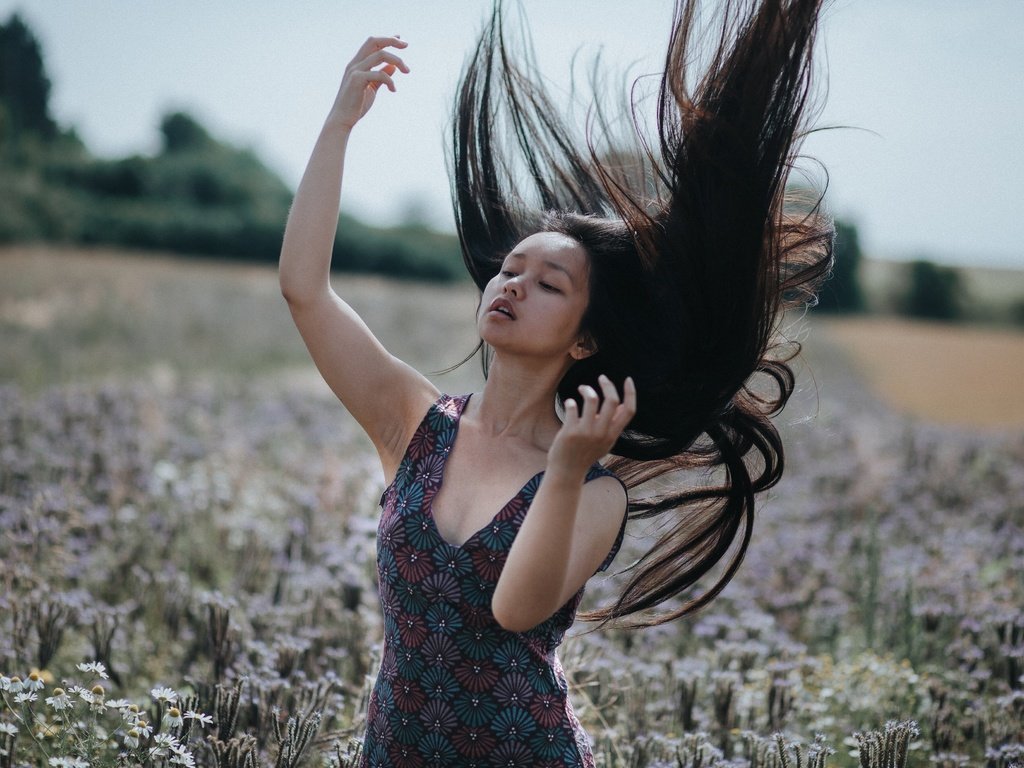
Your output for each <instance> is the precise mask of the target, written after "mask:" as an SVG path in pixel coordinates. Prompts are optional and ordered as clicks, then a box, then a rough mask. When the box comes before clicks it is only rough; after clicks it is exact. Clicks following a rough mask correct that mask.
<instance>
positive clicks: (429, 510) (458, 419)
mask: <svg viewBox="0 0 1024 768" xmlns="http://www.w3.org/2000/svg"><path fill="white" fill-rule="evenodd" d="M472 396H473V393H472V392H470V393H469V394H468V395H463V396H462V398H461V400H462V402H461V403H460V404H459V405H458V407H457V408H456V412H455V421H454V424H453V425H452V429H453V432H452V439H451V445H450V447H449V449H448V451H447V453H445V455H444V458H443V459H442V462H441V475H440V482H439V483H438V486H437V491H436V492H435V493H434V495H433V496H431V498H430V500H429V501H428V502H427V503H426V504H425V507H426V509H425V512H426V515H427V518H428V519H429V520H430V525H431V527H432V528H433V529H434V533H436V534H437V538H438V539H439V540H440V541H441V542H442V543H444V544H446V545H447V546H449V547H451V548H452V549H465V548H466V546H467V545H468V544H469V543H470V542H472V541H474V540H475V539H477V538H479V536H480V535H481V534H482V533H483V532H484V531H486V530H487V529H488V528H490V527H491V526H492V525H494V522H495V521H496V520H497V519H498V515H500V514H501V513H502V512H504V511H505V510H506V509H508V508H509V505H511V504H512V502H513V501H515V500H516V499H518V498H519V497H520V496H521V495H522V493H523V491H525V490H526V489H527V488H528V487H529V486H530V485H531V484H532V483H533V482H534V480H536V479H537V478H538V477H541V476H542V475H543V474H544V470H543V469H542V470H540V471H539V472H536V473H534V474H533V475H532V476H531V477H530V479H529V480H527V481H526V482H525V483H523V484H522V486H521V487H520V488H519V490H518V491H516V492H515V495H513V496H512V498H510V499H509V500H508V501H506V502H505V503H504V504H502V505H501V508H500V509H498V511H497V512H495V513H494V514H493V515H491V517H490V519H489V520H488V521H487V522H486V523H484V524H483V525H482V526H481V527H480V528H479V529H478V530H476V531H474V532H473V533H471V534H470V535H469V537H468V538H466V539H465V540H464V541H463V542H462V543H461V544H454V543H452V542H450V541H448V539H446V538H445V537H444V535H443V534H442V533H441V529H440V528H438V527H437V520H435V519H434V501H435V499H437V497H438V496H440V495H441V489H442V488H444V481H445V479H446V477H447V474H448V461H449V460H450V459H451V457H452V454H453V453H454V452H455V444H456V443H457V442H458V438H459V426H460V425H461V424H462V414H463V413H465V411H466V406H467V405H468V404H469V398H471V397H472Z"/></svg>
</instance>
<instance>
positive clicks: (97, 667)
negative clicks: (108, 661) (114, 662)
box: [78, 661, 107, 680]
mask: <svg viewBox="0 0 1024 768" xmlns="http://www.w3.org/2000/svg"><path fill="white" fill-rule="evenodd" d="M78 669H79V670H80V671H82V672H92V673H93V674H94V675H96V676H97V677H99V678H101V679H103V680H106V679H107V668H106V667H105V666H103V664H102V663H100V662H98V661H90V662H87V663H84V664H79V665H78Z"/></svg>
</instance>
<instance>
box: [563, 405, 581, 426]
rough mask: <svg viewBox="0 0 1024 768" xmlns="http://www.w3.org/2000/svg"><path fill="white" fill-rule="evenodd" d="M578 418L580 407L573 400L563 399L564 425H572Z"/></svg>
mask: <svg viewBox="0 0 1024 768" xmlns="http://www.w3.org/2000/svg"><path fill="white" fill-rule="evenodd" d="M579 418H580V408H579V406H578V405H577V404H576V401H575V400H566V401H565V422H564V424H566V425H573V424H575V423H576V422H577V421H579Z"/></svg>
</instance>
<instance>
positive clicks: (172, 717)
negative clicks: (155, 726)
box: [164, 707, 182, 728]
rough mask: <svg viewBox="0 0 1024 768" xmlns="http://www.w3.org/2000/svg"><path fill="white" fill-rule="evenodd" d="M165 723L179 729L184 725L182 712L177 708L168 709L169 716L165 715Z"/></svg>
mask: <svg viewBox="0 0 1024 768" xmlns="http://www.w3.org/2000/svg"><path fill="white" fill-rule="evenodd" d="M164 722H165V723H166V724H167V725H168V726H169V727H171V728H177V727H178V726H179V725H181V723H182V719H181V710H179V709H178V708H177V707H171V708H170V709H168V710H167V714H166V715H164Z"/></svg>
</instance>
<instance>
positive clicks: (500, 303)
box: [487, 296, 516, 320]
mask: <svg viewBox="0 0 1024 768" xmlns="http://www.w3.org/2000/svg"><path fill="white" fill-rule="evenodd" d="M487 311H488V312H498V313H500V314H502V315H505V316H506V317H508V318H509V319H510V320H515V319H516V313H515V311H514V310H513V309H512V302H510V301H509V300H508V299H503V298H501V297H500V296H499V297H498V298H496V299H495V300H494V301H492V302H491V305H490V306H489V307H488V308H487Z"/></svg>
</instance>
